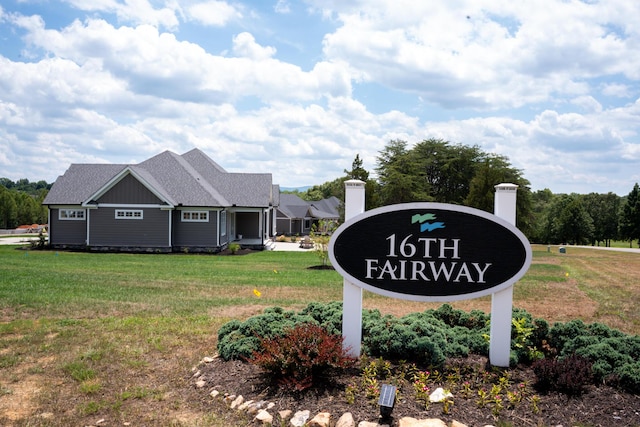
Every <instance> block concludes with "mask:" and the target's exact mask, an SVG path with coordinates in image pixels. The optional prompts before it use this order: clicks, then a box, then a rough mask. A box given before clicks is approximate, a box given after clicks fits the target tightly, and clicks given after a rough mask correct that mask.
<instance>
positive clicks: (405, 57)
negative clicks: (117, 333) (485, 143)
mask: <svg viewBox="0 0 640 427" xmlns="http://www.w3.org/2000/svg"><path fill="white" fill-rule="evenodd" d="M631 3H633V2H631ZM616 5H618V6H621V7H624V8H625V9H626V10H627V12H628V13H635V14H634V16H635V15H640V3H637V2H636V3H633V6H632V5H630V2H625V1H617V2H616V4H615V5H612V4H611V3H610V2H606V3H602V2H600V3H594V4H586V3H577V2H569V3H567V2H562V1H560V0H545V1H538V2H534V3H526V4H523V3H517V4H515V3H509V2H495V1H484V2H478V1H459V2H456V3H455V4H447V5H446V6H445V5H444V3H440V4H435V5H434V4H433V3H427V2H418V3H416V2H403V1H400V2H385V1H377V2H360V3H357V4H356V5H355V6H354V4H353V3H350V2H347V3H346V4H345V5H342V4H341V3H334V4H333V7H335V8H336V10H335V12H336V14H337V15H338V16H339V19H340V21H341V22H342V26H341V27H340V28H338V29H337V30H336V31H335V32H334V33H332V34H328V35H326V36H325V40H324V45H325V49H324V51H325V55H326V56H327V57H328V58H330V59H332V60H344V61H347V62H349V63H350V64H351V67H352V68H353V69H354V70H356V71H357V72H359V73H361V75H362V76H364V78H365V79H367V80H368V81H377V82H379V83H381V84H385V85H387V86H389V87H392V88H395V89H399V90H404V91H410V92H415V93H417V94H419V95H421V96H423V97H424V98H425V99H427V100H430V101H432V102H436V103H438V104H440V105H443V106H447V107H454V106H458V107H474V108H483V109H486V108H502V107H513V106H515V107H518V106H522V105H526V104H530V103H539V102H542V101H545V100H549V99H552V98H554V97H557V96H558V95H559V94H573V95H584V94H586V93H587V91H588V84H585V83H584V82H583V80H584V79H590V78H593V77H596V76H600V75H615V74H622V75H626V76H628V77H629V78H637V77H638V73H640V71H638V70H640V57H638V55H635V54H634V52H635V48H634V46H637V43H638V41H639V38H638V32H637V31H636V30H633V29H631V28H629V27H628V26H627V25H625V24H624V23H626V22H627V20H628V19H627V18H626V17H625V16H622V15H619V14H614V13H611V11H610V9H615V7H616ZM550 10H553V13H549V11H550ZM623 25H624V26H623ZM611 27H616V28H623V30H621V31H619V32H613V31H612V30H611ZM625 58H626V60H625Z"/></svg>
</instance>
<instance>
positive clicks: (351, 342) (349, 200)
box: [342, 179, 365, 357]
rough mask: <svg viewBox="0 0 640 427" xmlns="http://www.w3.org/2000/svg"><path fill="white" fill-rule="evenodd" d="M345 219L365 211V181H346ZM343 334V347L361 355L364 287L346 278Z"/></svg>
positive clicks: (343, 295) (343, 299)
mask: <svg viewBox="0 0 640 427" xmlns="http://www.w3.org/2000/svg"><path fill="white" fill-rule="evenodd" d="M344 185H345V198H344V220H345V221H347V220H349V219H351V218H353V217H354V216H356V215H358V214H361V213H362V212H364V185H365V183H364V182H363V181H360V180H357V179H350V180H348V181H345V183H344ZM342 336H343V337H344V341H343V344H342V345H343V347H344V348H345V349H347V350H348V352H349V356H352V357H360V352H361V347H362V288H361V287H359V286H356V285H354V284H353V283H351V282H349V281H348V280H347V279H344V281H343V285H342Z"/></svg>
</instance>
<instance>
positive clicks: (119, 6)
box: [65, 0, 179, 30]
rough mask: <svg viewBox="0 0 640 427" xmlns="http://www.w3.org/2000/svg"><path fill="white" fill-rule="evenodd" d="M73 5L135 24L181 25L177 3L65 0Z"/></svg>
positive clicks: (172, 26) (172, 27) (140, 0)
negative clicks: (154, 3) (109, 14)
mask: <svg viewBox="0 0 640 427" xmlns="http://www.w3.org/2000/svg"><path fill="white" fill-rule="evenodd" d="M65 1H66V2H67V3H69V4H71V5H72V6H74V7H76V8H78V9H80V10H85V11H89V12H107V13H113V14H115V15H116V16H117V17H118V20H119V21H121V22H126V23H132V24H134V25H139V24H149V25H153V26H156V27H164V28H167V29H171V30H173V29H176V28H177V27H178V25H179V22H178V18H177V16H176V5H175V4H173V5H172V4H170V5H169V6H168V7H162V8H159V9H156V8H154V6H153V5H152V4H151V3H150V2H149V1H147V0H124V2H120V1H118V0H65Z"/></svg>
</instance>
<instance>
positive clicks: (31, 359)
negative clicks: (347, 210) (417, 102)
mask: <svg viewBox="0 0 640 427" xmlns="http://www.w3.org/2000/svg"><path fill="white" fill-rule="evenodd" d="M318 264H320V259H319V258H318V257H317V256H316V254H314V253H310V252H268V251H265V252H256V253H251V254H249V255H236V256H220V255H193V254H179V255H178V254H176V255H164V254H153V255H139V254H103V253H81V252H55V251H35V250H29V251H25V250H16V247H15V246H0V368H1V369H0V425H15V426H68V425H91V424H95V423H96V422H97V421H98V420H100V419H104V420H106V422H107V423H108V425H122V424H123V423H125V422H129V423H131V425H154V426H156V425H157V426H165V425H166V426H229V425H232V424H230V423H231V421H229V420H228V419H226V418H225V415H224V411H215V410H212V406H211V405H212V403H211V402H207V401H206V400H204V399H202V396H201V393H200V394H198V393H197V392H196V391H194V390H193V387H191V386H190V383H189V381H188V378H189V376H190V373H191V368H192V367H193V366H194V365H196V364H197V363H198V361H199V360H200V359H201V358H202V357H203V356H207V355H212V354H213V353H214V352H215V345H216V338H217V337H216V332H217V330H218V328H219V327H220V326H221V325H222V324H224V323H225V322H227V321H229V320H230V319H232V318H246V317H248V316H250V315H253V314H257V313H259V312H260V311H261V310H262V309H264V308H266V307H271V306H281V307H286V308H301V307H303V306H305V305H306V304H308V303H309V302H312V301H320V302H326V301H336V300H341V299H342V278H341V277H340V276H339V275H338V273H336V272H335V271H331V270H317V269H310V268H309V267H312V266H316V265H318ZM639 272H640V255H638V254H628V253H615V252H610V251H596V250H592V249H578V248H570V249H569V250H568V252H567V254H559V253H558V251H557V248H553V250H552V251H550V252H547V249H546V246H534V259H533V265H532V268H531V269H530V271H529V272H528V273H527V275H525V277H524V278H523V279H522V280H521V282H520V283H519V284H517V285H516V289H515V294H514V295H515V296H514V304H515V305H516V306H520V307H524V308H526V309H527V310H529V311H530V312H532V314H534V315H535V316H538V317H545V318H549V320H567V319H568V318H575V317H579V318H582V319H584V320H585V321H587V322H591V321H604V322H605V323H609V324H611V325H612V326H614V327H618V328H621V329H624V330H625V331H626V332H629V333H636V334H637V333H638V332H639V331H640V314H639V313H638V310H637V307H638V306H640V301H639V298H640V273H639ZM256 291H257V292H256ZM489 299H490V298H488V297H485V298H481V299H479V300H471V301H468V302H459V303H456V304H454V305H456V306H459V307H462V308H464V309H473V308H480V309H484V310H487V309H488V307H489V306H488V304H489V302H488V301H489ZM364 305H365V307H367V308H378V309H380V310H381V311H383V312H390V313H394V314H403V313H406V312H407V311H418V310H424V309H425V308H428V307H432V306H434V305H436V304H425V303H412V302H407V301H399V300H392V299H389V298H386V297H381V296H378V295H373V294H370V293H368V292H365V299H364Z"/></svg>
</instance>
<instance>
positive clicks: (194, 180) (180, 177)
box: [43, 149, 279, 253]
mask: <svg viewBox="0 0 640 427" xmlns="http://www.w3.org/2000/svg"><path fill="white" fill-rule="evenodd" d="M278 198H279V187H278V186H277V185H273V184H272V177H271V174H268V173H229V172H227V171H225V170H224V169H223V168H222V167H221V166H220V165H218V164H217V163H216V162H214V161H213V160H212V159H211V158H209V157H208V156H207V155H206V154H204V153H203V152H202V151H200V150H198V149H193V150H191V151H189V152H187V153H185V154H183V155H178V154H175V153H173V152H171V151H165V152H163V153H160V154H158V155H156V156H154V157H151V158H150V159H148V160H145V161H144V162H142V163H139V164H135V165H112V164H72V165H71V166H70V167H69V169H68V170H67V171H66V172H65V173H64V175H62V176H60V177H58V179H57V180H56V181H55V183H54V184H53V187H52V188H51V190H50V191H49V194H48V195H47V197H46V198H45V200H44V202H43V204H45V205H47V206H48V207H49V243H50V244H51V246H52V247H54V248H76V249H77V248H82V249H90V250H103V251H136V252H138V251H146V252H177V251H190V252H213V253H215V252H219V251H221V250H224V249H225V248H226V247H227V246H228V244H229V243H230V242H232V241H237V242H239V243H240V244H241V246H242V247H248V248H254V249H264V248H265V247H266V246H267V245H268V244H269V242H270V239H271V237H273V236H274V235H275V225H276V221H275V210H274V209H275V207H276V206H277V204H278Z"/></svg>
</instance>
